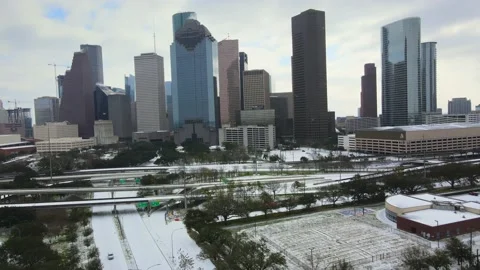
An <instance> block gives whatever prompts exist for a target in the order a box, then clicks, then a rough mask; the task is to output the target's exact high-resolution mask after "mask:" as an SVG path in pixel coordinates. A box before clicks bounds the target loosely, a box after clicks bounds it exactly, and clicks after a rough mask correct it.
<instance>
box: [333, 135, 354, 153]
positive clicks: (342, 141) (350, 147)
mask: <svg viewBox="0 0 480 270" xmlns="http://www.w3.org/2000/svg"><path fill="white" fill-rule="evenodd" d="M337 140H338V141H337V146H338V147H343V149H345V150H346V151H355V134H348V135H343V136H342V135H339V136H338V137H337Z"/></svg>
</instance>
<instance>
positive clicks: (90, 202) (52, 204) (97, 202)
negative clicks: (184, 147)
mask: <svg viewBox="0 0 480 270" xmlns="http://www.w3.org/2000/svg"><path fill="white" fill-rule="evenodd" d="M202 197H205V196H204V195H188V196H187V198H202ZM184 198H185V197H184V196H183V195H163V196H155V197H147V198H114V199H100V200H98V199H97V200H84V201H68V202H38V203H14V204H0V208H37V209H38V208H74V207H87V206H88V207H90V206H96V205H112V204H129V203H139V202H149V201H163V202H166V201H169V200H183V199H184Z"/></svg>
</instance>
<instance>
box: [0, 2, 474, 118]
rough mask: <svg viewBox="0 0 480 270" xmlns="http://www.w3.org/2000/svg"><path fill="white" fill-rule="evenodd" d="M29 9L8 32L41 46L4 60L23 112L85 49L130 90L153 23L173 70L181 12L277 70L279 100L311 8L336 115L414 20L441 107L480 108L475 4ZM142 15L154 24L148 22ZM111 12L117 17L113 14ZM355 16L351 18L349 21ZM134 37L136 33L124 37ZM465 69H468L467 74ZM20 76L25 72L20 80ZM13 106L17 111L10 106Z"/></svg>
mask: <svg viewBox="0 0 480 270" xmlns="http://www.w3.org/2000/svg"><path fill="white" fill-rule="evenodd" d="M22 2H23V1H14V2H11V3H8V4H7V9H8V10H9V13H8V14H5V16H3V18H2V19H0V20H2V23H3V24H2V26H0V29H1V31H2V33H4V36H5V35H6V36H8V35H9V34H8V33H12V34H13V32H9V31H12V30H9V29H14V28H13V27H20V28H19V30H17V31H23V30H22V29H23V28H21V27H24V28H25V31H27V32H28V31H32V30H31V29H33V28H31V27H33V26H35V27H36V28H35V29H36V34H35V35H32V36H31V39H32V41H31V42H28V43H26V42H25V41H24V40H23V39H18V38H13V37H14V36H12V38H9V39H8V40H7V41H6V43H5V44H4V46H5V47H6V49H5V50H4V53H3V54H1V55H0V66H1V68H2V70H0V72H2V74H5V77H6V78H8V80H6V81H4V82H2V84H1V85H0V92H1V93H2V99H4V100H14V99H17V100H18V101H19V105H20V106H22V107H30V108H33V98H32V99H27V100H26V99H25V98H24V97H26V96H32V97H39V96H45V95H46V96H56V92H55V91H56V90H55V85H54V83H53V78H52V77H53V74H52V73H53V71H52V67H48V65H47V63H50V62H53V61H55V63H57V64H59V65H60V64H62V65H70V63H71V59H72V58H71V54H72V52H74V51H76V50H77V48H78V46H79V45H80V44H98V45H101V46H102V48H103V66H104V75H105V79H106V80H105V84H107V85H112V86H116V87H121V88H124V87H123V75H124V74H129V73H132V74H133V68H134V65H133V56H135V55H139V54H140V53H144V52H149V51H153V23H152V22H153V18H155V20H156V26H155V30H156V33H157V34H156V35H157V46H156V48H157V53H158V54H159V55H161V56H163V57H164V61H165V63H169V62H170V59H169V53H168V51H169V44H170V42H171V38H170V37H171V36H172V25H171V16H172V15H173V14H174V13H176V12H178V11H194V12H196V14H197V15H198V16H199V18H202V20H201V21H202V23H204V24H205V25H207V26H208V27H209V30H210V31H211V32H212V34H213V35H214V36H215V37H217V39H218V40H222V39H223V38H225V37H227V36H228V35H229V36H230V37H231V38H232V39H239V41H240V48H239V49H240V51H244V52H246V53H247V54H248V55H249V58H250V59H249V69H265V70H268V71H269V73H271V75H272V79H273V81H274V82H275V84H276V85H274V86H272V88H274V89H276V90H277V91H278V92H288V91H291V67H290V55H291V40H290V38H291V37H290V34H289V33H290V31H291V29H290V18H291V17H292V16H295V15H296V14H299V13H300V12H302V11H304V10H307V9H310V8H312V9H318V10H322V11H325V13H326V31H327V34H326V35H327V38H326V39H327V82H328V89H335V90H334V91H329V93H328V94H329V95H328V103H329V110H332V111H336V114H337V115H339V116H341V115H355V114H356V112H355V110H356V108H358V107H359V105H360V97H359V95H358V93H359V91H360V86H359V83H358V77H359V76H361V74H362V70H363V64H364V63H368V62H370V63H375V64H376V65H377V67H378V69H379V70H380V68H381V63H380V55H381V52H380V34H379V31H380V28H381V26H382V25H385V24H388V23H390V22H393V21H396V20H398V19H403V18H406V17H410V16H418V17H421V18H422V33H423V35H422V41H430V40H434V41H436V42H438V44H437V49H438V51H439V55H438V68H437V77H438V87H437V90H438V101H437V107H439V108H443V109H444V111H445V110H446V108H447V102H448V100H450V99H451V98H453V97H455V96H467V97H468V98H469V99H471V100H472V102H473V103H474V104H477V103H479V97H478V94H476V91H477V90H476V89H478V85H479V83H480V81H479V80H478V79H476V78H475V73H476V72H477V71H478V67H479V65H480V62H479V61H478V59H475V57H471V55H472V54H473V53H474V52H475V47H477V46H476V44H478V42H477V41H478V40H479V37H478V35H476V34H475V33H476V32H475V31H474V30H470V27H472V29H474V27H475V21H474V19H475V17H474V16H475V14H474V13H473V10H476V9H477V7H478V3H476V2H475V1H466V2H465V3H464V4H463V5H462V7H458V6H455V5H454V4H453V3H447V2H440V3H435V4H429V3H421V4H416V5H411V4H408V3H403V2H402V3H394V2H377V3H376V4H375V5H360V4H359V3H355V2H353V1H348V2H349V3H350V5H348V7H347V10H346V12H344V13H345V14H341V12H340V11H337V10H341V9H338V7H337V4H335V3H333V2H330V3H327V4H325V5H320V4H318V3H317V2H316V1H310V2H309V1H304V2H302V3H295V2H294V1H288V2H285V4H284V5H283V7H282V8H278V7H275V6H272V5H268V4H265V3H261V4H258V11H255V12H252V14H251V15H249V16H251V17H252V18H255V16H262V17H263V20H247V21H245V20H242V19H241V17H242V16H241V15H242V14H244V12H240V11H241V10H243V9H242V8H244V7H242V6H244V4H242V5H240V4H235V3H219V4H218V5H219V6H218V9H224V10H237V11H238V12H236V13H239V14H236V13H235V14H233V15H228V16H227V15H224V14H219V13H222V12H215V15H213V13H212V11H210V9H209V8H208V7H205V6H201V5H195V4H188V3H178V4H177V3H176V2H175V3H174V2H167V3H166V4H162V5H161V6H160V5H157V6H156V7H155V6H152V3H153V2H152V3H149V4H148V3H133V2H134V1H128V2H122V3H121V4H120V3H117V4H111V3H112V1H108V2H103V3H102V2H100V3H97V2H94V1H92V2H91V3H92V5H91V7H92V8H91V9H86V8H78V7H77V6H76V5H75V3H63V6H56V5H51V4H50V5H47V4H44V3H43V2H41V1H39V2H35V3H29V5H30V6H31V9H29V10H22V9H21V5H22ZM87 2H88V1H87ZM109 3H110V4H109ZM114 3H115V2H114ZM339 5H341V4H339ZM86 6H89V5H86ZM246 6H248V5H246ZM366 6H368V7H366ZM7 9H6V10H7ZM92 9H94V10H93V11H92ZM441 10H448V11H449V12H448V13H447V12H442V13H446V17H444V18H442V20H440V19H439V18H434V15H433V14H434V13H435V12H441ZM127 11H128V14H130V15H129V16H131V15H132V14H133V15H134V14H139V15H138V18H139V20H138V22H137V21H135V22H131V21H127V22H123V21H122V20H120V18H121V17H122V16H124V14H126V13H127ZM427 11H428V12H427ZM432 11H435V12H432ZM92 12H93V13H95V15H94V16H93V15H92V16H93V17H92V18H90V17H89V16H88V14H90V13H92ZM142 12H143V13H144V14H145V16H141V15H140V14H143V13H142ZM429 13H432V14H429ZM106 14H109V16H105V15H106ZM352 14H355V15H356V16H358V17H357V18H365V20H363V19H362V22H363V23H362V24H361V25H356V24H355V23H354V22H350V21H355V20H353V19H351V15H352ZM372 14H381V16H372ZM106 17H108V19H107V18H106ZM347 17H350V19H349V20H348V22H347V20H346V18H347ZM85 18H90V19H88V20H86V19H85ZM114 18H118V20H114ZM458 18H461V19H458ZM118 21H121V22H118ZM250 21H251V22H250ZM113 22H116V23H115V24H114V23H113ZM219 22H222V23H219ZM53 28H55V31H53V30H52V29H53ZM29 29H30V30H29ZM251 29H255V31H251ZM52 32H54V35H53V36H51V33H52ZM126 32H128V33H129V35H124V34H123V35H122V34H119V33H126ZM49 33H50V34H49ZM161 37H162V38H161ZM358 37H361V38H358ZM466 40H468V41H469V42H466ZM37 41H38V42H37ZM34 44H35V45H34ZM119 44H121V46H120V45H119ZM26 51H29V52H31V54H28V58H25V57H26V55H24V54H25V52H26ZM26 62H28V63H29V64H28V65H27V66H25V64H24V63H26ZM458 66H462V67H464V68H462V69H458V68H456V67H458ZM18 70H22V72H21V73H19V72H18ZM63 73H64V69H62V68H59V67H57V74H58V75H60V74H63ZM170 73H171V71H170V68H168V65H165V80H169V79H170ZM25 76H28V77H29V80H27V81H26V80H24V78H25ZM442 76H443V77H442ZM459 82H460V85H459ZM377 85H378V88H380V87H381V82H380V76H377ZM451 89H455V91H452V90H451ZM378 92H380V91H378ZM377 100H378V103H377V104H378V106H380V107H378V108H379V111H380V108H381V105H380V104H379V103H380V101H381V95H380V93H378V94H377ZM10 105H11V104H7V105H6V107H8V106H10Z"/></svg>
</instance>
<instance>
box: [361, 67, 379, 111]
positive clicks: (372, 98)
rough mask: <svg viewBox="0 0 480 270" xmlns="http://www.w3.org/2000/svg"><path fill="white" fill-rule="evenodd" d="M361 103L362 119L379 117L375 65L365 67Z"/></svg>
mask: <svg viewBox="0 0 480 270" xmlns="http://www.w3.org/2000/svg"><path fill="white" fill-rule="evenodd" d="M360 103H361V105H360V116H361V117H377V68H376V67H375V64H373V63H370V64H365V66H364V75H363V76H362V92H361V100H360Z"/></svg>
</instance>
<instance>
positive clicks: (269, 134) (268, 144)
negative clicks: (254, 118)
mask: <svg viewBox="0 0 480 270" xmlns="http://www.w3.org/2000/svg"><path fill="white" fill-rule="evenodd" d="M275 137H276V136H275V126H274V125H268V126H237V127H228V126H227V127H223V128H220V129H219V130H218V138H219V144H220V145H222V144H223V143H224V142H231V143H236V144H238V145H241V146H244V147H247V148H252V149H255V148H256V149H267V148H270V149H273V148H274V147H275Z"/></svg>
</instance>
